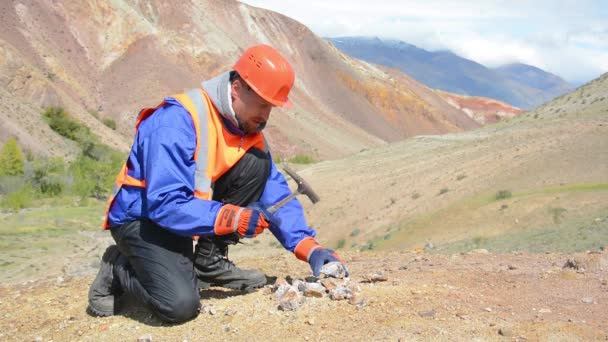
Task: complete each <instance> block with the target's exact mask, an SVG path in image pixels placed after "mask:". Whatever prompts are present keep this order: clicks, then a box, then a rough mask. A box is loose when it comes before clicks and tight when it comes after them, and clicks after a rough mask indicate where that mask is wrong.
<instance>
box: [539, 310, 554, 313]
mask: <svg viewBox="0 0 608 342" xmlns="http://www.w3.org/2000/svg"><path fill="white" fill-rule="evenodd" d="M538 312H539V313H551V310H550V309H540V310H538Z"/></svg>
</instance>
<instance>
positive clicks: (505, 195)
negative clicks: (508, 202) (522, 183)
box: [494, 190, 512, 201]
mask: <svg viewBox="0 0 608 342" xmlns="http://www.w3.org/2000/svg"><path fill="white" fill-rule="evenodd" d="M511 196H512V194H511V191H509V190H500V191H498V192H497V193H496V195H495V196H494V197H495V198H496V200H497V201H500V200H502V199H506V198H510V197H511Z"/></svg>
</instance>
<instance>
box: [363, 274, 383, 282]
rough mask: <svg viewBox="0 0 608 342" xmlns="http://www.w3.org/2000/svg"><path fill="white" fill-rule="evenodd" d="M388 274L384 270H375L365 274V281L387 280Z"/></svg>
mask: <svg viewBox="0 0 608 342" xmlns="http://www.w3.org/2000/svg"><path fill="white" fill-rule="evenodd" d="M387 280H388V276H387V275H386V274H384V272H374V273H370V274H367V275H365V276H363V282H364V283H375V282H379V281H387Z"/></svg>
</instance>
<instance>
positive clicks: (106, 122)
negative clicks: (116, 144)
mask: <svg viewBox="0 0 608 342" xmlns="http://www.w3.org/2000/svg"><path fill="white" fill-rule="evenodd" d="M102 122H103V124H104V125H106V126H108V127H110V128H111V129H113V130H116V121H114V120H112V119H111V118H105V119H103V121H102Z"/></svg>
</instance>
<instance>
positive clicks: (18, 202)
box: [2, 184, 32, 211]
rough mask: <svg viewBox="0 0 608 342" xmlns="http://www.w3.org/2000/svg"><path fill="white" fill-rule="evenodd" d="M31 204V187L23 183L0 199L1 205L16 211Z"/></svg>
mask: <svg viewBox="0 0 608 342" xmlns="http://www.w3.org/2000/svg"><path fill="white" fill-rule="evenodd" d="M31 204H32V187H31V186H30V185H29V184H24V185H23V186H22V187H21V188H20V189H18V190H17V191H14V192H11V193H9V194H8V195H6V197H5V198H4V199H3V200H2V207H3V208H7V209H12V210H14V211H18V210H19V209H23V208H27V207H29V206H30V205H31Z"/></svg>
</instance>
